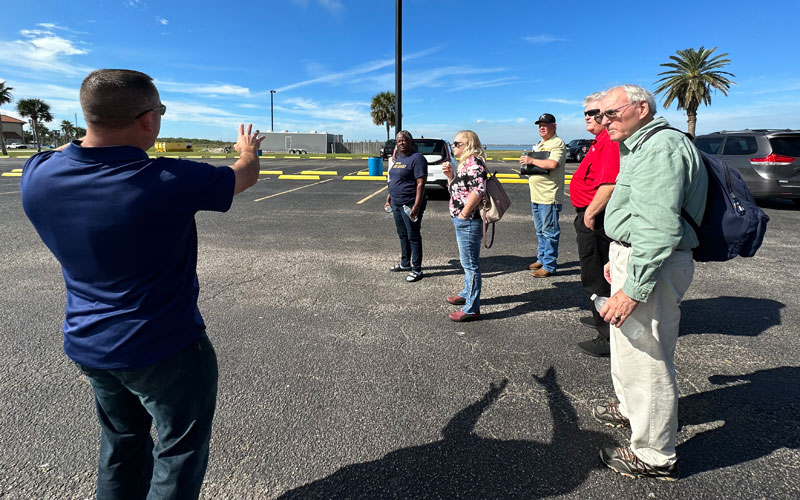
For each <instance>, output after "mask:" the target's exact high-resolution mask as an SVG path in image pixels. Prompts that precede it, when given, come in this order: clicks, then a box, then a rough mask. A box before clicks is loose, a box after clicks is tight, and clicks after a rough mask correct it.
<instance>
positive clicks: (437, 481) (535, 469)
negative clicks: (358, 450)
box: [280, 368, 609, 499]
mask: <svg viewBox="0 0 800 500" xmlns="http://www.w3.org/2000/svg"><path fill="white" fill-rule="evenodd" d="M533 378H534V380H536V381H537V382H538V383H539V384H541V385H542V386H543V387H544V389H545V390H546V391H547V400H548V403H549V407H550V414H551V416H552V420H553V424H552V425H553V437H552V439H551V440H550V442H537V441H526V440H503V439H492V438H485V437H481V436H478V435H477V434H475V433H474V428H475V425H476V424H477V422H478V420H479V419H480V417H481V415H482V414H483V412H484V411H485V410H486V409H487V408H488V407H489V406H491V405H492V404H493V403H494V402H495V401H497V399H498V398H499V397H500V395H501V393H502V392H503V389H504V388H505V386H506V384H507V383H508V381H507V380H503V381H502V382H501V383H500V384H492V386H491V388H490V389H489V391H488V392H487V393H486V395H485V396H484V397H483V398H482V399H480V400H479V401H477V402H475V403H473V404H472V405H470V406H468V407H466V408H464V409H463V410H461V411H460V412H458V413H457V414H456V415H454V416H453V418H452V419H451V420H450V422H449V423H448V424H447V425H446V426H445V427H444V429H442V439H441V440H439V441H436V442H434V443H430V444H426V445H422V446H414V447H411V448H403V449H400V450H397V451H393V452H391V453H389V454H387V455H386V456H384V457H383V458H381V459H379V460H376V461H374V462H366V463H361V464H355V465H348V466H346V467H343V468H342V469H340V470H338V471H337V472H335V473H334V474H332V475H330V476H328V477H326V478H323V479H320V480H318V481H314V482H312V483H309V484H307V485H305V486H301V487H299V488H296V489H294V490H291V491H289V492H287V493H285V494H284V495H283V496H281V497H280V498H283V499H291V498H325V499H329V498H364V499H366V498H369V499H373V498H414V499H433V498H437V499H438V498H540V497H544V496H551V495H562V494H565V493H568V492H570V491H572V490H574V489H575V488H576V487H578V486H579V485H580V484H581V483H583V481H585V480H586V478H587V476H588V475H589V473H590V472H591V471H592V470H593V469H595V468H600V467H601V464H600V461H599V459H598V458H597V450H598V449H599V448H600V447H601V446H607V445H608V444H609V443H608V441H609V437H608V436H606V435H604V434H602V433H599V432H591V431H582V430H580V429H579V428H578V426H577V421H578V417H577V414H576V413H575V409H574V408H573V407H572V404H571V403H570V402H569V399H568V398H567V397H566V395H565V394H564V392H563V391H562V390H561V388H560V387H559V385H558V383H557V382H556V372H555V370H554V369H553V368H550V369H548V370H547V373H546V374H545V375H544V377H537V376H535V375H534V376H533Z"/></svg>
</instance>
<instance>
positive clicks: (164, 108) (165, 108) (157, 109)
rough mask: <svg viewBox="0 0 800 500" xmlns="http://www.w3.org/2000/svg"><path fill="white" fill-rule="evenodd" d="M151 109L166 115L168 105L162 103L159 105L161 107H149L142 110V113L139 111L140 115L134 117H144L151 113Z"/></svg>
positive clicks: (136, 118) (135, 118)
mask: <svg viewBox="0 0 800 500" xmlns="http://www.w3.org/2000/svg"><path fill="white" fill-rule="evenodd" d="M151 111H158V112H159V113H161V116H164V113H166V112H167V106H166V105H164V104H162V105H160V106H159V107H157V108H153V109H148V110H147V111H142V112H141V113H139V114H138V115H136V116H134V117H133V119H134V120H138V119H139V118H141V117H143V116H144V115H146V114H147V113H149V112H151Z"/></svg>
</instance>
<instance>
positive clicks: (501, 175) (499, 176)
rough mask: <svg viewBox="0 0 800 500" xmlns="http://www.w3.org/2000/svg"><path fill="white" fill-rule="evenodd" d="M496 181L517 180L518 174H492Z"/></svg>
mask: <svg viewBox="0 0 800 500" xmlns="http://www.w3.org/2000/svg"><path fill="white" fill-rule="evenodd" d="M494 176H495V177H497V178H498V179H519V174H494Z"/></svg>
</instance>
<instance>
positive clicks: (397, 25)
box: [394, 0, 403, 135]
mask: <svg viewBox="0 0 800 500" xmlns="http://www.w3.org/2000/svg"><path fill="white" fill-rule="evenodd" d="M394 7H395V11H394V125H395V127H394V133H395V135H397V133H398V132H400V131H401V130H403V0H395V3H394Z"/></svg>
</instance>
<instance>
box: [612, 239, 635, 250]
mask: <svg viewBox="0 0 800 500" xmlns="http://www.w3.org/2000/svg"><path fill="white" fill-rule="evenodd" d="M614 243H617V244H619V245H622V246H624V247H625V248H630V247H631V244H630V243H626V242H624V241H617V240H614Z"/></svg>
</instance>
